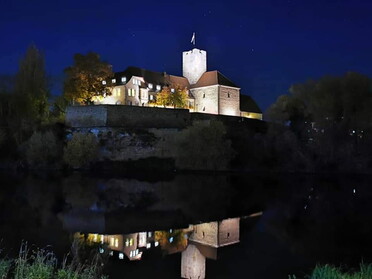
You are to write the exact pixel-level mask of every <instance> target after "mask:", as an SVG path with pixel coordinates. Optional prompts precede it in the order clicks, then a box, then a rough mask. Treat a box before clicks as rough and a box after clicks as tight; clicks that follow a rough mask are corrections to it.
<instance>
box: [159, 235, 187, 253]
mask: <svg viewBox="0 0 372 279" xmlns="http://www.w3.org/2000/svg"><path fill="white" fill-rule="evenodd" d="M155 241H158V242H159V244H160V246H161V248H162V249H163V250H165V251H166V252H167V253H169V254H171V253H175V252H179V251H183V250H185V249H186V247H187V234H186V230H182V229H180V230H170V231H156V232H155Z"/></svg>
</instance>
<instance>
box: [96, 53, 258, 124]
mask: <svg viewBox="0 0 372 279" xmlns="http://www.w3.org/2000/svg"><path fill="white" fill-rule="evenodd" d="M182 69H183V77H180V76H174V75H169V74H167V73H165V72H164V73H159V72H153V71H149V70H145V69H141V68H137V67H128V68H127V69H126V70H125V71H124V72H117V73H115V75H114V77H113V78H112V79H111V80H107V81H103V83H104V84H107V86H110V87H112V92H111V95H109V96H105V97H96V98H95V99H94V103H95V104H111V105H114V104H116V105H130V106H156V98H157V94H158V93H159V92H161V90H162V89H163V88H164V87H168V88H170V90H171V93H174V90H175V87H178V88H185V89H186V91H187V94H188V105H187V106H188V109H189V111H190V112H200V113H207V114H215V115H216V114H217V115H229V116H238V117H247V118H254V119H260V120H262V112H261V110H260V109H259V107H258V106H257V104H256V103H255V101H254V100H253V99H252V98H251V97H250V96H247V95H243V94H241V93H240V88H239V87H238V86H237V85H235V84H234V83H233V82H232V81H231V80H229V79H228V78H227V77H225V76H224V75H223V74H221V73H220V72H219V71H207V52H206V51H204V50H200V49H197V48H194V49H192V50H190V51H184V52H183V60H182Z"/></svg>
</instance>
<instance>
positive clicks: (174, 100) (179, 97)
mask: <svg viewBox="0 0 372 279" xmlns="http://www.w3.org/2000/svg"><path fill="white" fill-rule="evenodd" d="M173 89H174V92H173V93H172V94H171V97H170V103H171V104H172V106H173V107H174V108H187V107H188V97H189V95H188V93H187V88H182V87H181V86H180V85H174V86H173Z"/></svg>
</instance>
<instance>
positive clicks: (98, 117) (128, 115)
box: [66, 105, 190, 128]
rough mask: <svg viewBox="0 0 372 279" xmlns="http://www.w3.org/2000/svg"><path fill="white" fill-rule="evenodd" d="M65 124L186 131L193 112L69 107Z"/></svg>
mask: <svg viewBox="0 0 372 279" xmlns="http://www.w3.org/2000/svg"><path fill="white" fill-rule="evenodd" d="M66 124H67V125H68V126H70V127H73V128H77V127H104V126H108V127H127V128H185V127H186V126H188V125H189V124H190V113H189V111H188V110H187V109H165V108H155V107H139V106H123V105H95V106H70V107H68V108H67V111H66Z"/></svg>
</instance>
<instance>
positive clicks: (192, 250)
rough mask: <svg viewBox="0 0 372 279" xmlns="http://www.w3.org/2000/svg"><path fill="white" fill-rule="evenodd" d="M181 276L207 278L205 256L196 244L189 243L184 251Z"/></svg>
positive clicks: (198, 278)
mask: <svg viewBox="0 0 372 279" xmlns="http://www.w3.org/2000/svg"><path fill="white" fill-rule="evenodd" d="M181 277H182V278H187V279H204V278H205V257H204V256H203V255H202V254H201V253H200V251H199V250H198V248H197V247H196V246H195V245H192V244H189V246H188V247H187V249H186V250H185V251H183V252H182V258H181Z"/></svg>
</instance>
